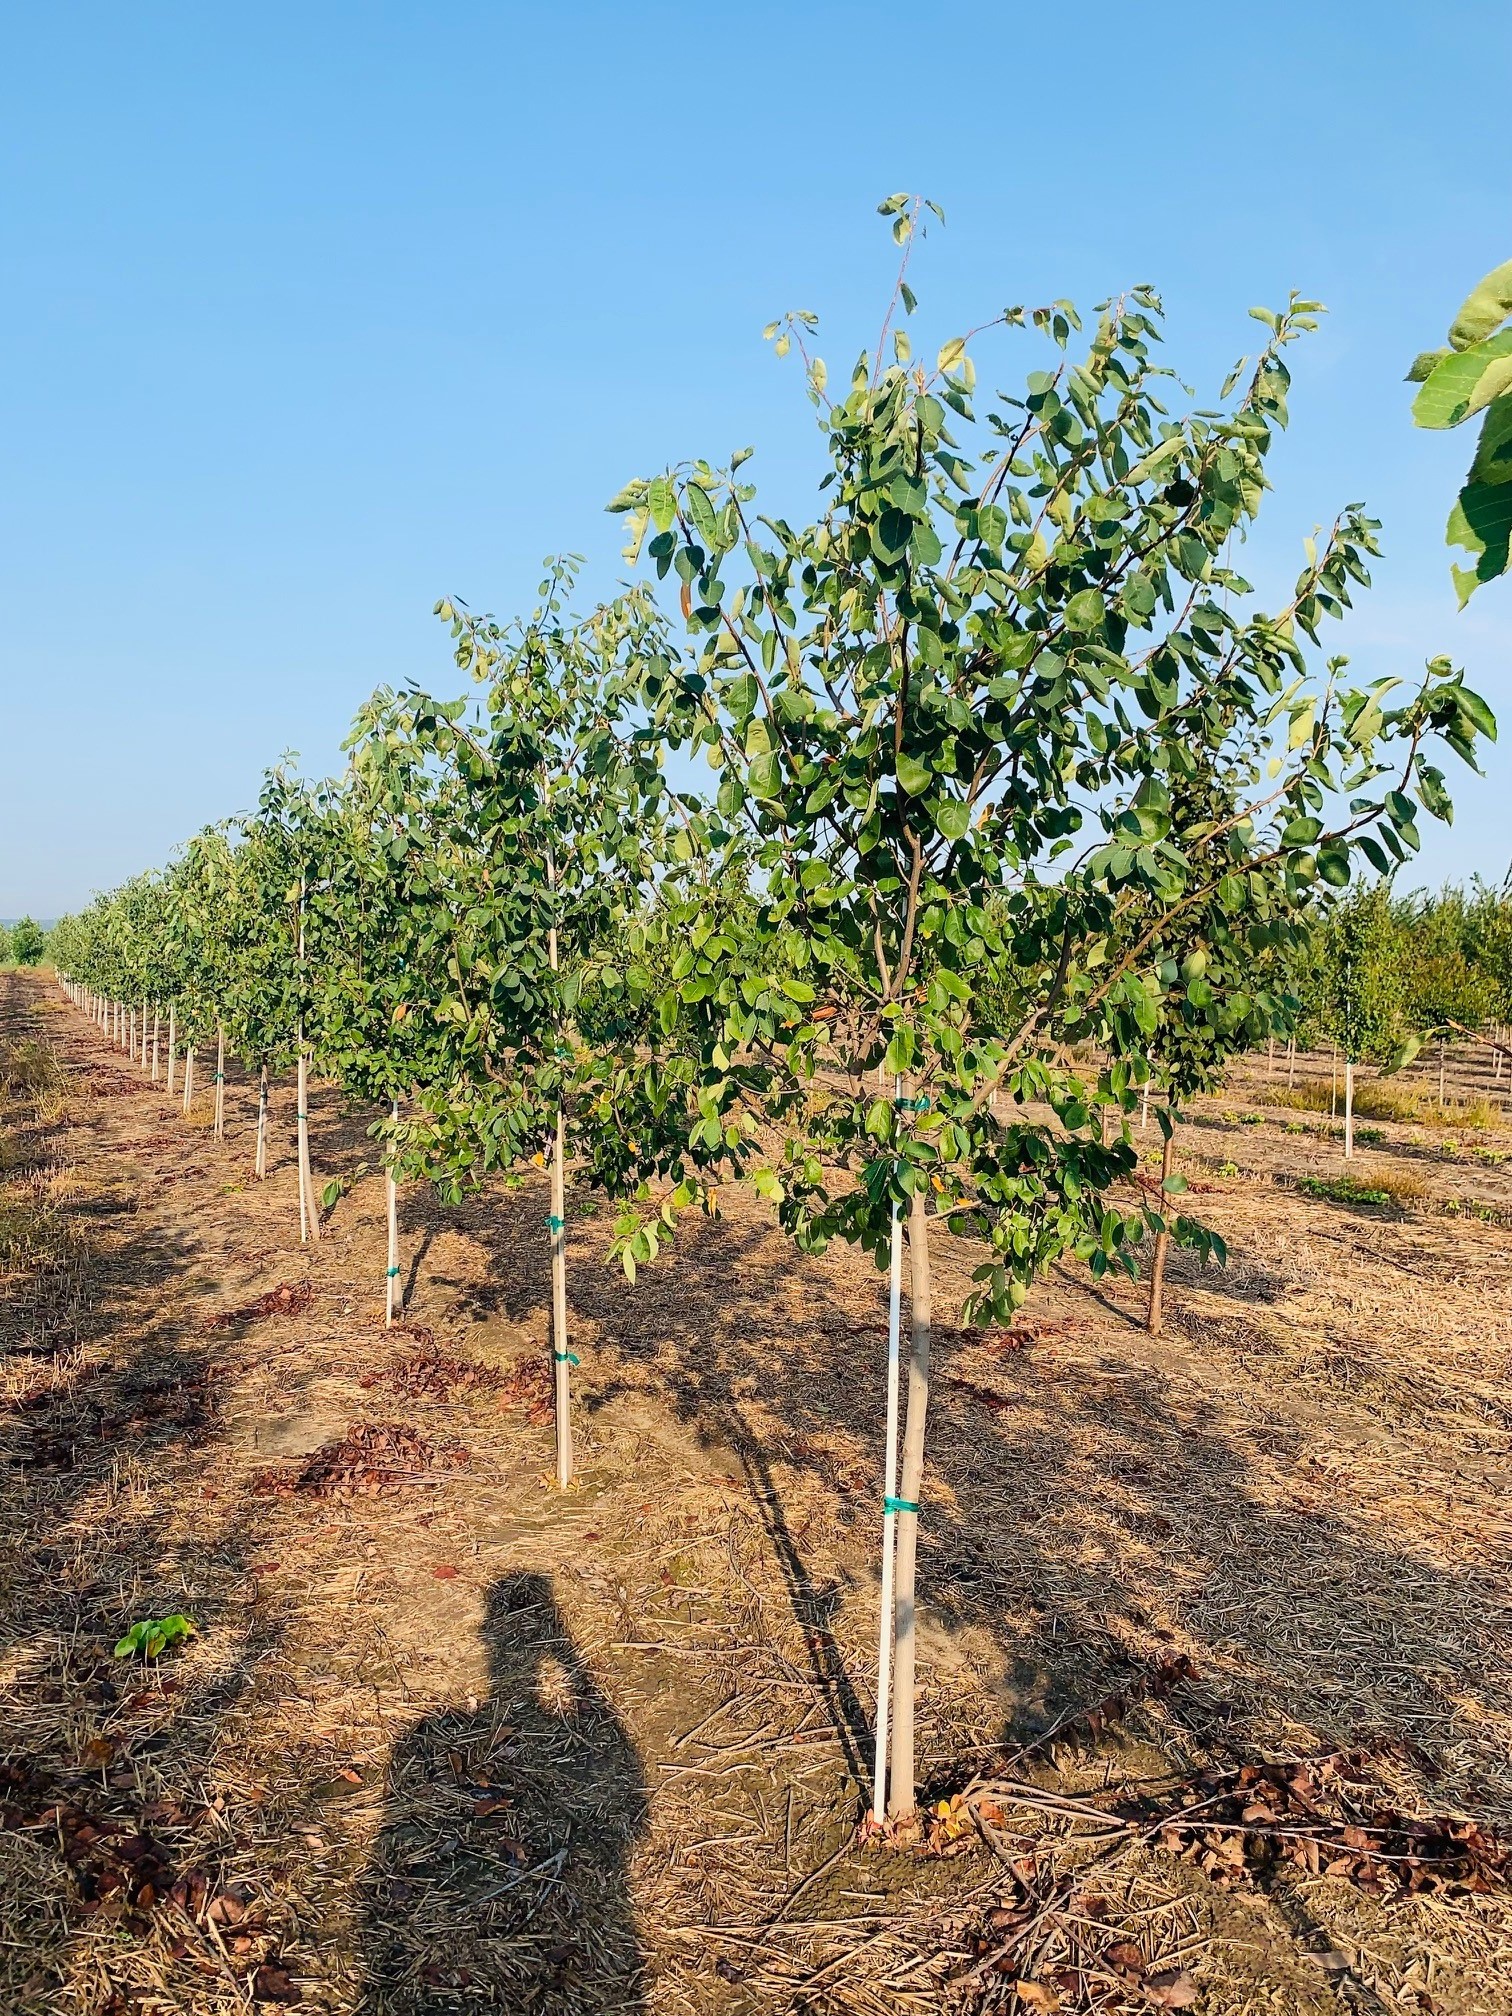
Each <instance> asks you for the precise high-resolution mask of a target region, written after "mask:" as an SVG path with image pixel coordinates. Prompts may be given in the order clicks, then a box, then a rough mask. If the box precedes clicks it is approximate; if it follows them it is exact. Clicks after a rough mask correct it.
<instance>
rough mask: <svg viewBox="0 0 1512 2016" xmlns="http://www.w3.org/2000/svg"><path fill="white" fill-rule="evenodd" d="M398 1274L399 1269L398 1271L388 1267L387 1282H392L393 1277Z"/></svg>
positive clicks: (395, 1268)
mask: <svg viewBox="0 0 1512 2016" xmlns="http://www.w3.org/2000/svg"><path fill="white" fill-rule="evenodd" d="M398 1272H399V1269H398V1268H397V1267H390V1269H389V1270H388V1278H389V1280H390V1281H392V1280H393V1279H394V1278H395V1276H396V1275H397V1274H398Z"/></svg>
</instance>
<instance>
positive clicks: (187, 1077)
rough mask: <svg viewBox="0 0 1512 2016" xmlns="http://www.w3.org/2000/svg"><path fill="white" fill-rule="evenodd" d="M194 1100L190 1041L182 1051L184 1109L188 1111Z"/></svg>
mask: <svg viewBox="0 0 1512 2016" xmlns="http://www.w3.org/2000/svg"><path fill="white" fill-rule="evenodd" d="M193 1102H194V1045H193V1044H192V1043H191V1044H190V1045H189V1048H188V1049H187V1050H186V1051H185V1052H184V1111H185V1113H188V1112H189V1111H190V1109H191V1107H192V1105H193Z"/></svg>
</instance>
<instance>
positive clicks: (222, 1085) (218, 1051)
mask: <svg viewBox="0 0 1512 2016" xmlns="http://www.w3.org/2000/svg"><path fill="white" fill-rule="evenodd" d="M215 1138H216V1140H217V1141H224V1140H225V1138H226V1025H225V1023H224V1022H218V1023H217V1024H216V1027H215Z"/></svg>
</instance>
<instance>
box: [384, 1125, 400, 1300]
mask: <svg viewBox="0 0 1512 2016" xmlns="http://www.w3.org/2000/svg"><path fill="white" fill-rule="evenodd" d="M393 1119H394V1124H395V1126H397V1125H398V1124H399V1101H398V1100H397V1099H396V1100H395V1101H394V1107H393ZM385 1179H386V1183H387V1188H388V1274H387V1277H386V1281H387V1296H386V1301H385V1307H384V1317H383V1320H384V1324H385V1326H386V1327H387V1328H389V1329H392V1328H393V1324H394V1317H395V1316H396V1315H397V1314H399V1313H401V1312H402V1311H403V1308H404V1296H403V1293H402V1291H401V1290H400V1287H399V1185H398V1183H397V1182H395V1180H394V1151H393V1149H392V1148H391V1149H390V1150H389V1164H388V1168H387V1170H386V1171H385Z"/></svg>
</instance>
